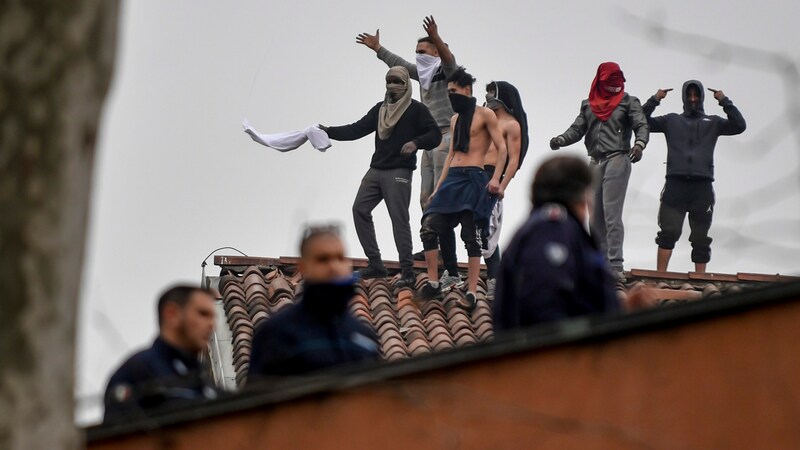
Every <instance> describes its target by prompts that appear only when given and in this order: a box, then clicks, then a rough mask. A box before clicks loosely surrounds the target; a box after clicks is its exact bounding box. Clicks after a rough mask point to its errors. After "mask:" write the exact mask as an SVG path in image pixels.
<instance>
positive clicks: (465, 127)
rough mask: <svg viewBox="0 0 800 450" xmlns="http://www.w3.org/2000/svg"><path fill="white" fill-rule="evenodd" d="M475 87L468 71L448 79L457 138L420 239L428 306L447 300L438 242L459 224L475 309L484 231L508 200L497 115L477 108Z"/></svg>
mask: <svg viewBox="0 0 800 450" xmlns="http://www.w3.org/2000/svg"><path fill="white" fill-rule="evenodd" d="M474 82H475V78H473V77H472V75H470V74H469V73H467V72H466V71H464V70H463V69H459V70H458V71H457V72H456V73H454V74H453V75H452V76H451V77H450V78H449V79H448V89H449V91H450V103H451V104H452V105H453V110H454V111H455V112H456V115H455V116H453V118H452V119H451V121H450V133H451V134H452V136H453V139H452V140H451V142H450V152H449V153H448V155H447V160H446V161H445V166H444V170H443V171H442V177H441V178H440V179H439V181H438V183H437V185H436V189H434V191H433V194H431V200H430V204H429V205H428V207H427V208H426V209H425V213H424V214H423V216H422V230H421V231H420V237H421V238H422V245H423V249H424V250H425V259H426V262H427V266H428V282H427V283H425V284H424V285H423V286H422V288H421V289H420V290H419V292H418V296H417V298H418V299H420V300H424V301H427V300H434V299H439V298H442V295H443V293H442V287H441V286H440V284H439V283H440V282H439V274H438V259H439V257H438V253H439V251H438V248H439V245H438V244H439V239H440V236H442V235H444V234H445V233H449V232H450V231H451V230H453V228H455V227H456V226H458V225H459V224H460V225H461V238H462V240H463V241H464V245H465V247H466V249H467V256H468V257H469V259H468V271H467V293H466V296H465V297H466V300H467V303H468V304H469V306H470V307H471V308H474V307H475V305H476V304H477V287H478V276H479V272H480V260H481V248H482V247H483V242H484V238H485V237H486V234H488V233H484V231H488V225H489V218H490V216H491V212H492V207H493V206H494V202H495V200H496V199H497V197H498V196H500V197H502V195H503V188H504V186H503V183H502V182H501V181H500V176H501V174H502V171H503V167H505V163H506V157H507V153H508V152H507V150H506V143H505V140H504V139H503V133H502V131H501V130H500V126H499V125H498V122H497V116H496V115H495V114H494V113H493V112H492V110H490V109H488V108H484V107H482V106H477V105H476V99H475V97H473V96H472V85H473V84H474ZM492 144H493V145H494V146H495V148H496V149H497V161H496V164H497V168H496V169H495V170H494V171H493V172H492V173H491V176H490V174H489V173H487V172H486V171H485V170H484V161H485V160H486V154H487V153H488V151H489V146H490V145H492ZM506 183H507V182H506Z"/></svg>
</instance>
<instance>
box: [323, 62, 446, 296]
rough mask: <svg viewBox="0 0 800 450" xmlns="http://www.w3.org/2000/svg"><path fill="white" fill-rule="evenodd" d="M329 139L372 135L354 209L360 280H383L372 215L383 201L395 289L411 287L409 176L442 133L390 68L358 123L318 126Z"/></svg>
mask: <svg viewBox="0 0 800 450" xmlns="http://www.w3.org/2000/svg"><path fill="white" fill-rule="evenodd" d="M320 128H322V129H323V130H324V131H325V132H326V133H327V134H328V136H329V137H330V138H331V139H334V140H337V141H353V140H356V139H360V138H362V137H364V136H366V135H368V134H370V133H373V132H375V153H374V154H373V155H372V162H371V163H370V168H369V170H368V171H367V174H366V175H364V178H363V179H362V180H361V186H360V187H359V188H358V194H356V200H355V202H354V203H353V220H354V222H355V227H356V233H357V234H358V240H359V241H360V242H361V247H362V248H363V249H364V254H366V256H367V258H368V259H369V266H368V267H366V268H365V269H363V270H362V271H361V277H362V278H365V279H366V278H383V277H386V276H387V275H388V272H387V270H386V267H385V266H384V265H383V260H382V258H381V252H380V248H378V241H377V239H376V237H375V223H374V222H373V220H372V210H374V209H375V207H376V206H378V203H380V202H381V201H384V202H385V203H386V209H387V210H388V211H389V217H390V218H391V219H392V231H393V232H394V242H395V245H396V246H397V253H398V256H399V260H400V267H401V269H402V278H401V280H400V281H399V282H398V283H400V285H399V286H398V287H413V286H414V285H415V284H416V277H415V276H414V271H413V260H412V259H411V252H412V243H411V223H410V219H409V215H408V207H409V205H410V203H411V175H412V173H413V171H414V170H415V169H416V168H417V156H416V153H417V150H419V149H423V150H424V149H431V148H435V147H436V146H437V145H439V142H441V139H442V133H441V132H440V131H439V127H438V126H437V125H436V122H435V121H434V120H433V117H432V116H431V113H430V111H428V108H427V107H425V105H423V104H422V103H420V102H418V101H416V100H413V99H412V98H411V86H410V84H409V74H408V70H407V69H406V68H405V67H400V66H397V67H392V68H391V69H389V71H388V72H387V74H386V97H385V99H384V100H383V102H380V103H378V104H376V105H375V106H373V107H372V109H370V110H369V112H367V114H366V115H365V116H364V117H362V118H361V119H360V120H359V121H357V122H355V123H352V124H350V125H344V126H339V127H325V126H320Z"/></svg>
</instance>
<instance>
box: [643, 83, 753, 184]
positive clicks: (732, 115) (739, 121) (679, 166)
mask: <svg viewBox="0 0 800 450" xmlns="http://www.w3.org/2000/svg"><path fill="white" fill-rule="evenodd" d="M691 85H696V86H697V88H698V89H699V91H700V102H699V103H698V104H697V105H696V106H694V107H693V106H692V105H691V104H690V103H689V101H688V99H687V92H688V89H689V86H691ZM682 96H683V114H676V113H671V114H667V115H665V116H658V117H651V116H652V114H653V111H654V110H655V109H656V106H658V105H659V104H660V102H659V101H658V100H656V97H655V96H652V97H650V99H649V100H647V103H645V104H644V113H645V115H646V116H647V123H648V124H649V125H650V131H651V132H654V133H664V136H665V137H666V139H667V177H674V178H684V179H696V180H712V181H713V180H714V147H715V146H716V145H717V138H718V137H719V136H733V135H736V134H740V133H742V132H743V131H744V130H745V128H746V127H747V124H746V123H745V121H744V117H742V113H740V112H739V109H737V108H736V107H735V106H733V102H732V101H731V99H729V98H728V97H723V98H722V100H720V101H719V105H720V106H722V109H723V111H725V114H727V116H728V118H727V119H723V118H722V117H719V116H709V115H706V113H705V111H704V110H703V100H704V99H705V93H704V90H703V84H702V83H700V82H699V81H697V80H689V81H687V82H686V83H683V90H682Z"/></svg>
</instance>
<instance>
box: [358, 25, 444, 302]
mask: <svg viewBox="0 0 800 450" xmlns="http://www.w3.org/2000/svg"><path fill="white" fill-rule="evenodd" d="M422 28H423V29H424V30H425V32H426V34H427V36H425V37H421V38H419V39H418V40H417V44H416V48H415V52H416V55H417V56H416V58H415V61H414V62H413V63H412V62H408V61H406V60H405V59H403V58H402V57H400V56H398V55H396V54H394V53H392V52H391V51H389V50H388V49H387V48H386V47H384V46H382V45H381V33H380V30H377V31H376V32H375V34H374V35H372V34H369V33H361V34H359V35H358V36H357V37H356V42H357V43H359V44H362V45H364V46H366V47H368V48H370V49H372V50H373V51H374V52H375V53H376V55H377V57H378V59H380V60H381V61H383V62H384V63H386V65H387V66H389V67H394V66H403V67H405V68H406V69H408V73H409V74H410V75H411V78H412V79H414V80H417V81H419V88H420V89H419V91H420V99H421V100H422V103H423V104H424V105H425V106H427V107H428V109H429V110H430V111H431V115H433V118H434V120H436V124H437V125H438V126H439V131H441V133H442V141H441V143H439V145H438V146H437V147H436V148H433V149H430V150H425V151H423V152H422V154H421V156H420V175H421V183H420V196H419V198H420V206H421V207H422V211H423V212H424V211H425V207H426V206H427V204H428V199H429V198H430V196H431V194H432V193H433V188H434V187H436V182H437V181H439V178H441V176H442V169H443V168H444V161H445V159H446V158H447V152H448V151H449V150H450V118H451V117H453V108H452V106H450V100H449V99H448V92H447V78H448V77H449V76H450V75H452V74H454V73H455V71H456V70H458V63H456V58H455V56H454V55H453V52H451V51H450V47H449V46H448V45H447V44H445V42H444V40H443V39H442V37H441V36H440V35H439V25H438V24H437V23H436V20H434V18H433V16H428V17H425V19H423V21H422ZM440 245H441V249H442V264H443V265H444V268H445V271H446V272H447V273H446V274H443V275H442V280H441V281H442V283H443V284H446V285H447V286H450V285H452V284H455V283H457V282H458V279H457V277H458V261H457V259H456V235H455V233H454V232H450V233H448V234H446V235H445V236H442V237H441V238H440ZM414 259H419V260H423V261H424V260H425V255H424V253H423V252H419V253H415V254H414Z"/></svg>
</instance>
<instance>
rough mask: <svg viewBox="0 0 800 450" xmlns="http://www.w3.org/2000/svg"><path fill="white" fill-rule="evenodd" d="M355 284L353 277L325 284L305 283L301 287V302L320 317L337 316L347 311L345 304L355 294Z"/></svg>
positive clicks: (356, 278)
mask: <svg viewBox="0 0 800 450" xmlns="http://www.w3.org/2000/svg"><path fill="white" fill-rule="evenodd" d="M357 282H358V277H357V276H355V275H351V276H349V277H347V278H345V279H342V280H336V281H330V282H327V283H309V282H306V283H305V285H304V286H303V302H304V303H305V304H306V306H307V307H308V308H309V309H310V310H311V311H313V312H315V313H318V314H319V315H321V316H335V315H339V314H341V313H343V312H344V311H345V310H346V309H347V304H348V303H349V302H350V299H352V298H353V296H354V295H355V294H356V283H357Z"/></svg>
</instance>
